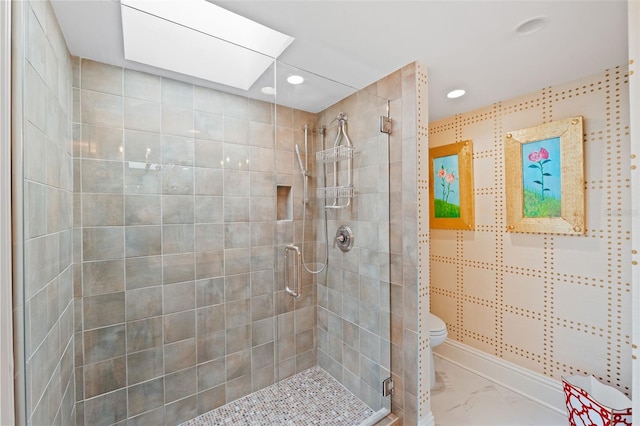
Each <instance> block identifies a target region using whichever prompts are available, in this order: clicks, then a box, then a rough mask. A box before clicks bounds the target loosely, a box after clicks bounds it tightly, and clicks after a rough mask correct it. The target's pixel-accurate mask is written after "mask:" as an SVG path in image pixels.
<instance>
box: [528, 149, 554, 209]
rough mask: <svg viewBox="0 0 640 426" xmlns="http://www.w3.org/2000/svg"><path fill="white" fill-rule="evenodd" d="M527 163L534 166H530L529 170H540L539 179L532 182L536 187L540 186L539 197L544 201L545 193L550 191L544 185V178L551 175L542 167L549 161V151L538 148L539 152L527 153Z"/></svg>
mask: <svg viewBox="0 0 640 426" xmlns="http://www.w3.org/2000/svg"><path fill="white" fill-rule="evenodd" d="M528 158H529V161H531V162H532V163H534V164H530V165H529V168H530V169H539V170H540V178H539V179H536V180H534V181H533V183H535V184H536V185H540V197H541V198H542V199H543V200H544V196H545V192H547V191H550V189H549V188H547V187H546V186H545V184H544V178H545V177H550V176H551V173H549V172H545V171H544V165H545V164H547V163H548V162H550V161H551V160H550V159H549V151H547V150H546V149H544V148H543V147H540V150H539V151H531V152H530V153H529V156H528Z"/></svg>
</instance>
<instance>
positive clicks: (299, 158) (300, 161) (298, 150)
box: [295, 144, 307, 176]
mask: <svg viewBox="0 0 640 426" xmlns="http://www.w3.org/2000/svg"><path fill="white" fill-rule="evenodd" d="M295 149H296V157H298V165H299V166H300V173H302V175H303V176H306V175H307V171H306V170H305V168H304V166H303V165H302V157H301V156H300V148H298V144H296V146H295Z"/></svg>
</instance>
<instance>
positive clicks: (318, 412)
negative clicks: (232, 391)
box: [182, 367, 374, 426]
mask: <svg viewBox="0 0 640 426" xmlns="http://www.w3.org/2000/svg"><path fill="white" fill-rule="evenodd" d="M373 413H374V411H373V410H372V409H371V408H369V407H368V406H367V405H366V404H365V403H364V402H362V401H361V400H359V399H358V398H357V397H356V396H355V395H353V394H352V393H351V392H349V391H348V390H347V389H346V388H345V387H344V386H342V385H341V384H340V383H339V382H338V381H337V380H335V379H334V378H333V377H331V376H330V375H329V374H328V373H326V372H325V371H324V370H323V369H322V368H320V367H312V368H310V369H308V370H305V371H302V372H300V373H298V374H296V375H294V376H291V377H289V378H287V379H285V380H282V381H281V382H280V383H277V384H274V385H271V386H269V387H267V388H264V389H262V390H259V391H258V392H254V393H252V394H251V395H247V396H245V397H243V398H240V399H237V400H235V401H233V402H230V403H228V404H226V405H223V406H222V407H220V408H216V409H215V410H212V411H209V412H208V413H204V414H202V415H201V416H198V417H196V418H195V419H192V420H189V421H188V422H185V423H183V424H182V426H214V425H224V426H227V425H229V426H230V425H233V426H244V425H247V426H275V425H277V426H281V425H288V426H294V425H295V426H299V425H305V426H306V425H322V426H355V425H359V424H360V423H362V422H363V421H364V420H366V419H367V418H368V417H370V416H371V415H372V414H373Z"/></svg>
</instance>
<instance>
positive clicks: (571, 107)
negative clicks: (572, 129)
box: [421, 67, 635, 395]
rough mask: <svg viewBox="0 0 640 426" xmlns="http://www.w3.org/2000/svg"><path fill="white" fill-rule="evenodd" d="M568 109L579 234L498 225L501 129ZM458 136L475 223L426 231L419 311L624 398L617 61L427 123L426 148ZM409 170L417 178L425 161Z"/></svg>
mask: <svg viewBox="0 0 640 426" xmlns="http://www.w3.org/2000/svg"><path fill="white" fill-rule="evenodd" d="M573 116H583V117H584V151H585V156H584V157H585V158H584V161H585V194H586V225H587V232H586V234H585V235H584V236H565V235H553V234H543V233H531V234H524V233H512V232H506V222H505V216H506V212H505V204H506V202H505V179H504V173H503V170H504V154H503V152H504V143H503V138H504V134H505V133H506V132H508V131H510V130H517V129H522V128H526V127H531V126H535V125H539V124H542V123H549V122H551V121H554V120H559V119H564V118H568V117H573ZM466 139H471V140H472V141H473V149H474V154H473V165H474V188H475V189H474V193H475V215H476V216H475V217H476V230H475V231H448V230H432V232H431V243H430V244H431V255H430V263H431V311H432V312H434V313H435V314H436V315H438V316H440V317H441V318H442V319H443V320H444V321H445V322H446V323H447V327H448V330H449V337H450V338H451V339H454V340H457V341H459V342H462V343H464V344H466V345H469V346H471V347H474V348H476V349H479V350H481V351H484V352H487V353H489V354H491V355H495V356H497V357H499V358H502V359H504V360H506V361H510V362H513V363H515V364H517V365H519V366H522V367H525V368H527V369H530V370H532V371H535V372H537V373H540V374H544V375H546V376H549V377H551V378H554V379H558V380H559V379H560V377H561V376H563V375H571V374H593V375H595V376H596V377H597V378H598V379H600V380H601V381H603V382H604V383H607V384H610V385H612V386H614V387H616V388H618V389H619V390H621V391H622V392H624V393H626V394H627V395H630V392H631V362H630V360H631V357H630V352H631V347H630V345H631V339H630V335H631V288H630V282H631V276H630V260H631V259H630V256H631V247H630V236H631V225H630V218H631V215H632V214H635V212H633V211H632V210H631V208H630V177H629V147H630V141H629V101H628V79H627V71H626V68H625V67H616V68H612V69H609V70H606V71H604V72H602V73H600V74H598V75H594V76H590V77H586V78H583V79H580V80H577V81H574V82H570V83H566V84H560V85H557V86H551V87H546V88H544V89H542V90H540V91H539V92H536V93H532V94H529V95H525V96H522V97H519V98H516V99H511V100H506V101H502V102H497V103H495V104H493V105H490V106H487V107H485V108H482V109H479V110H475V111H471V112H468V113H465V114H459V115H456V116H454V117H451V118H447V119H444V120H440V121H437V122H434V123H431V124H430V126H429V140H430V142H429V143H430V146H431V147H436V146H441V145H445V144H449V143H453V142H458V141H462V140H466ZM421 168H422V170H423V171H424V173H425V176H426V174H427V173H428V163H427V161H426V158H425V159H424V161H422V162H421ZM425 202H426V200H425Z"/></svg>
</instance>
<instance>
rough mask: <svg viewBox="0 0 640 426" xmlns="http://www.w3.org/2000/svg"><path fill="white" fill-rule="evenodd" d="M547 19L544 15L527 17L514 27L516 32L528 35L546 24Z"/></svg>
mask: <svg viewBox="0 0 640 426" xmlns="http://www.w3.org/2000/svg"><path fill="white" fill-rule="evenodd" d="M548 23H549V19H548V18H547V17H546V16H539V17H537V18H531V19H527V20H526V21H524V22H522V23H521V24H520V25H518V26H517V27H516V34H520V35H529V34H533V33H536V32H538V31H540V30H541V29H543V28H544V27H546V26H547V24H548Z"/></svg>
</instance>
